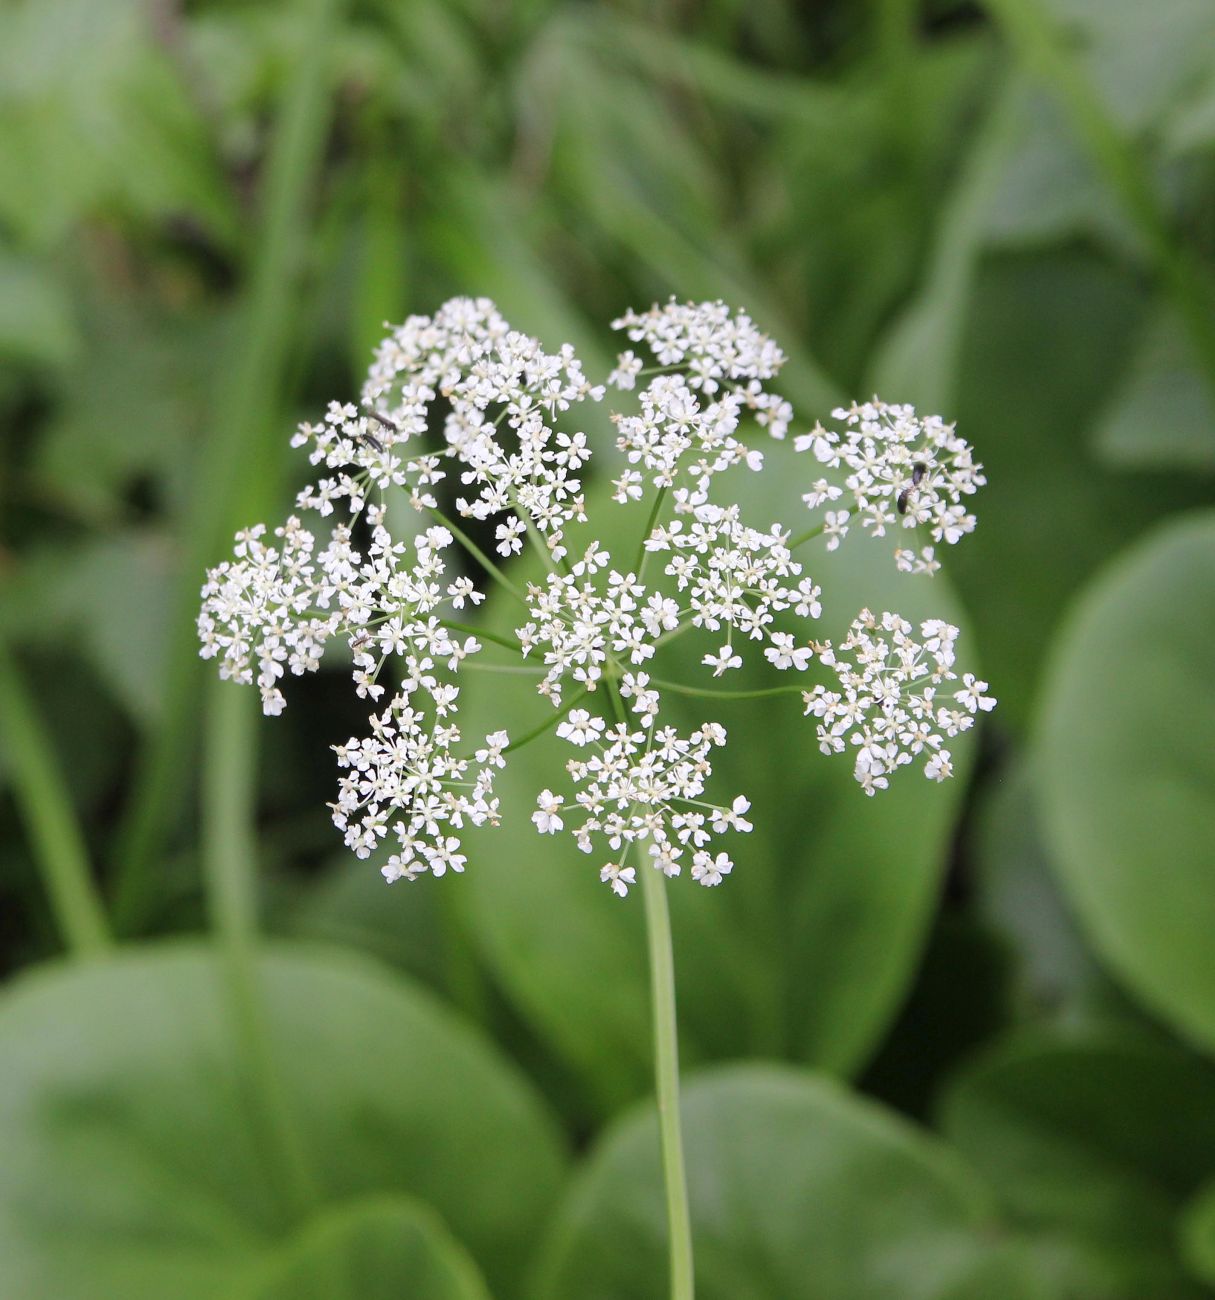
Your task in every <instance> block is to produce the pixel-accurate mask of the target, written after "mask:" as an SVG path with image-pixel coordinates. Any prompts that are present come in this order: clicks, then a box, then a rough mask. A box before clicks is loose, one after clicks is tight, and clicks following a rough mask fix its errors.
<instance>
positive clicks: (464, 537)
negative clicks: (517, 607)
mask: <svg viewBox="0 0 1215 1300" xmlns="http://www.w3.org/2000/svg"><path fill="white" fill-rule="evenodd" d="M430 514H431V516H432V517H433V518H434V519H437V520H438V521H439V523H441V524H442V525H443V527H444V528H446V529H447V531H448V532H449V533H450V534H451V535H452V536H453V537H454V538H455V539H456V540H457V541H458V542H459V543H460V545H461V546H463V547H464V549H465V550H466V551H467V552H468V553H469V554H470V555H471V556H472V557H473V559H474V560H476V561H477V563H478V564H479V565H480V566H481V567H482V568H483V569H484V570H485V572H486V573H488V574H489V576H490V577H491V578H493V580H494V581H495V582H496V583H498V585H499V586H500V587H502V588H503V589H504V590H506V591H509V592H510V594H511V595H512V596H514V597H515V599H516V600H524V596H523V593H522V592H521V591H520V590H519V588H518V587H517V586H516V585H515V584H514V583H513V582H511V580H510V579H509V578H508V577H507V576H506V574H505V573H503V572H502V570H501V569H500V568H498V566H497V565H496V564H495V563H494V562H493V560H491V559H490V558H489V556H488V555H486V554H485V552H484V551H483V550H482V549H481V548H480V547H479V546H478V545H477V544H476V542H474V541H473V539H472V538H471V537H469V535H468V534H467V533H466V532H465V531H464V530H463V529H462V528H460V527H459V526H458V525H457V524H455V523H454V522H453V521H452V520H450V519H448V518H447V516H446V515H445V514H444V513H443V512H442V511H441V510H436V509H434V508H433V507H432V508H431V510H430ZM525 603H526V602H525Z"/></svg>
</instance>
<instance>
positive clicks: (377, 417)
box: [356, 406, 401, 453]
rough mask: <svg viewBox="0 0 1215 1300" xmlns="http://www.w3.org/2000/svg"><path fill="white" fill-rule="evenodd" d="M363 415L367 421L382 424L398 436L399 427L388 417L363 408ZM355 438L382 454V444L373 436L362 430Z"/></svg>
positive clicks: (365, 407) (367, 407)
mask: <svg viewBox="0 0 1215 1300" xmlns="http://www.w3.org/2000/svg"><path fill="white" fill-rule="evenodd" d="M363 413H364V414H365V415H366V416H367V418H368V419H369V420H374V421H375V422H376V423H377V424H382V425H383V426H384V427H385V428H386V429H391V430H392V431H393V433H396V434H399V433H400V432H401V426H400V425H399V424H397V422H396V421H395V420H390V419H389V418H388V416H386V415H381V414H380V413H379V412H378V411H373V410H372V409H371V407H369V406H364V407H363ZM356 436H357V437H359V438H362V440H363V441H364V442H368V443H370V444H371V445H372V446H373V447H374V448H375V449H376V451H378V452H381V453H382V452H383V450H384V444H383V443H382V442H381V441H380V440H379V438H377V437H376V436H375V434H372V433H368V432H367V430H366V429H364V430H363V431H362V432H361V433H359V434H357V435H356Z"/></svg>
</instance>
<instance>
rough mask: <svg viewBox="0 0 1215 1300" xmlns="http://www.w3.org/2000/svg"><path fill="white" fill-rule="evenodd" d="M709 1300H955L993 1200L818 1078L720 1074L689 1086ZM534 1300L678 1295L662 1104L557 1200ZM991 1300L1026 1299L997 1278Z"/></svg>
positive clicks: (689, 1130) (687, 1107)
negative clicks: (673, 1289)
mask: <svg viewBox="0 0 1215 1300" xmlns="http://www.w3.org/2000/svg"><path fill="white" fill-rule="evenodd" d="M682 1110H683V1125H684V1140H685V1144H686V1149H687V1163H688V1181H689V1194H690V1198H691V1214H692V1232H693V1237H694V1241H695V1244H696V1276H697V1292H696V1293H697V1295H698V1296H699V1297H701V1298H702V1300H773V1297H776V1296H779V1297H781V1300H818V1298H819V1297H821V1298H822V1300H885V1298H887V1297H889V1300H929V1298H930V1297H931V1298H932V1300H945V1297H951V1298H953V1297H958V1296H965V1295H968V1294H969V1295H974V1294H975V1293H974V1291H973V1290H970V1291H968V1290H966V1289H961V1290H960V1289H959V1288H961V1287H962V1286H963V1283H964V1282H965V1281H966V1280H967V1278H968V1277H970V1276H972V1275H973V1272H974V1270H975V1269H976V1267H978V1266H979V1264H980V1262H981V1259H982V1256H983V1254H984V1250H985V1244H984V1243H983V1240H982V1238H983V1236H984V1235H985V1234H986V1233H988V1232H990V1230H991V1207H990V1196H989V1193H988V1191H987V1189H986V1188H985V1187H984V1186H983V1184H982V1183H981V1182H980V1181H979V1180H978V1179H977V1178H975V1176H974V1175H973V1174H972V1173H971V1172H970V1171H969V1170H968V1169H967V1168H966V1167H965V1165H963V1164H962V1162H961V1161H959V1160H958V1159H957V1158H956V1157H955V1156H954V1154H953V1153H952V1152H951V1151H950V1150H949V1149H948V1148H947V1147H945V1146H944V1145H942V1144H941V1143H939V1142H936V1141H935V1140H933V1139H932V1138H930V1137H928V1136H927V1135H925V1134H923V1133H921V1132H920V1131H918V1130H917V1129H915V1128H913V1127H912V1126H911V1125H909V1124H907V1123H906V1122H905V1121H903V1120H900V1119H898V1118H896V1117H895V1116H894V1115H893V1114H891V1113H889V1112H886V1111H884V1110H883V1109H881V1108H880V1107H878V1106H875V1105H874V1104H873V1103H871V1102H866V1101H863V1100H861V1099H859V1098H856V1097H853V1096H851V1095H850V1094H849V1093H847V1092H846V1091H844V1090H843V1089H841V1088H840V1087H838V1086H837V1085H835V1084H832V1083H831V1082H829V1081H827V1080H824V1079H820V1078H816V1077H815V1076H814V1075H811V1074H807V1073H801V1072H798V1071H794V1070H789V1069H782V1068H779V1067H776V1066H765V1065H750V1066H736V1067H731V1068H729V1069H724V1070H720V1071H714V1072H713V1073H711V1074H707V1075H704V1076H701V1077H698V1078H697V1079H695V1081H694V1082H691V1083H690V1084H688V1085H687V1086H686V1087H685V1091H684V1098H683V1107H682ZM534 1294H535V1295H536V1297H537V1300H565V1297H568V1296H577V1297H578V1298H579V1300H648V1298H649V1297H654V1300H658V1298H659V1297H662V1296H665V1295H666V1294H667V1290H666V1220H665V1215H664V1210H663V1193H662V1180H661V1173H660V1169H659V1157H658V1125H657V1120H656V1118H655V1115H654V1112H653V1109H652V1107H650V1106H649V1105H647V1106H646V1107H644V1109H643V1110H642V1111H640V1112H634V1113H631V1114H629V1115H627V1116H626V1117H625V1118H623V1119H622V1120H621V1121H619V1122H618V1123H617V1124H616V1125H614V1126H613V1127H612V1128H611V1129H610V1130H609V1131H608V1132H607V1134H606V1135H605V1136H604V1137H603V1138H602V1139H601V1141H600V1143H599V1145H598V1146H597V1148H596V1149H595V1150H594V1151H593V1152H592V1154H591V1156H590V1158H589V1160H588V1162H587V1164H586V1165H585V1167H584V1168H583V1169H582V1171H581V1173H580V1175H579V1176H578V1178H577V1179H576V1180H575V1182H574V1183H573V1185H572V1187H571V1188H570V1191H569V1193H568V1196H567V1197H566V1199H565V1201H564V1203H563V1204H562V1206H561V1208H560V1210H559V1212H558V1215H557V1218H556V1222H555V1224H554V1226H553V1229H552V1232H551V1235H550V1237H549V1239H548V1242H547V1244H546V1247H545V1250H544V1253H543V1256H542V1264H541V1266H540V1268H539V1270H538V1276H537V1282H536V1286H535V1290H534ZM984 1295H985V1296H986V1298H987V1300H1004V1298H1005V1297H1014V1296H1015V1297H1021V1296H1024V1295H1025V1291H1024V1290H1023V1289H1015V1290H1014V1289H1010V1288H1005V1287H1004V1286H1003V1285H1002V1283H1001V1282H996V1283H995V1284H994V1285H993V1287H992V1288H991V1289H990V1290H988V1291H986V1292H985V1293H984Z"/></svg>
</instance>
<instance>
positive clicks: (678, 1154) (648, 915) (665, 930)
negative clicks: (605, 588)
mask: <svg viewBox="0 0 1215 1300" xmlns="http://www.w3.org/2000/svg"><path fill="white" fill-rule="evenodd" d="M608 694H609V696H610V698H611V702H612V711H613V712H614V713H615V715H616V719H617V721H618V722H624V721H625V709H624V701H623V700H622V699H621V698H620V692H619V690H618V689H617V687H616V683H615V682H614V681H609V682H608ZM641 892H642V895H643V897H644V898H645V923H646V943H647V946H648V948H649V954H650V1005H651V1011H652V1014H653V1018H654V1086H655V1091H656V1093H657V1100H658V1134H659V1141H660V1144H661V1147H662V1173H663V1183H664V1185H665V1188H666V1201H667V1237H668V1246H669V1250H668V1258H669V1260H670V1274H671V1276H670V1282H671V1300H693V1296H694V1294H695V1278H694V1272H693V1268H692V1220H691V1215H690V1213H689V1211H688V1176H687V1171H686V1170H685V1168H684V1158H683V1129H682V1127H681V1124H680V1115H679V1025H678V1020H677V1018H676V1014H675V960H674V955H673V950H672V943H671V914H670V911H669V910H668V908H667V882H666V879H665V877H664V876H663V875H662V873H661V872H660V871H655V870H654V869H653V867H651V866H650V865H649V864H648V863H644V862H643V863H642V865H641Z"/></svg>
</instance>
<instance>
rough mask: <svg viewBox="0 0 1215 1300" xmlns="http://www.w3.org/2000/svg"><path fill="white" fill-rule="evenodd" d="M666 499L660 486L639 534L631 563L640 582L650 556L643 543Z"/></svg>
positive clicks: (648, 538) (647, 537)
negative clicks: (634, 558)
mask: <svg viewBox="0 0 1215 1300" xmlns="http://www.w3.org/2000/svg"><path fill="white" fill-rule="evenodd" d="M666 499H667V489H666V488H665V487H660V488H659V489H658V495H657V496H656V497H655V498H654V508H653V509H652V510H651V511H650V517H649V519H647V520H646V523H645V531H644V532H643V533H642V534H641V542H640V544H639V545H638V547H637V559H636V560H635V561H634V563H633V569H634V571H635V572H636V574H637V581H638V582H640V581H641V579H642V576H643V575H644V573H645V566H646V562H647V561H648V560H649V558H650V552H649V551H647V550H646V549H645V544H646V542H648V541H649V540H650V534H651V533H652V532H653V531H654V525H655V524H656V523H657V522H658V512H659V511H660V510H661V509H662V503H663V502H664V501H665V500H666Z"/></svg>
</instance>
